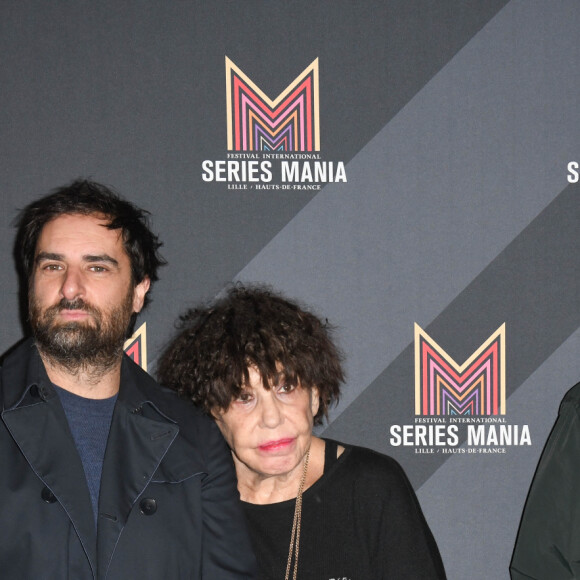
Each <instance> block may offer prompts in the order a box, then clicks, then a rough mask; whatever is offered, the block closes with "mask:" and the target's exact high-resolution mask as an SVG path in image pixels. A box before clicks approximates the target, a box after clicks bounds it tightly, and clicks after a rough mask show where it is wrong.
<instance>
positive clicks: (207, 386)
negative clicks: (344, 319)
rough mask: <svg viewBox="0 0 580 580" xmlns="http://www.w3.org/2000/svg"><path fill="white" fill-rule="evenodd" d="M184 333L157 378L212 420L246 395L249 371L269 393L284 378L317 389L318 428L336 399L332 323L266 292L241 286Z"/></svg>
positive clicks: (337, 359) (189, 319)
mask: <svg viewBox="0 0 580 580" xmlns="http://www.w3.org/2000/svg"><path fill="white" fill-rule="evenodd" d="M178 328H179V331H178V334H177V336H176V337H175V338H174V340H173V341H172V342H171V343H170V345H169V346H168V347H167V349H166V350H165V352H164V353H163V354H162V356H161V358H160V360H159V362H158V366H157V376H158V378H159V381H160V382H161V383H162V384H164V385H166V386H168V387H170V388H173V389H175V390H176V391H177V392H178V393H179V394H180V395H182V396H185V397H188V398H190V399H191V400H193V402H194V403H195V404H196V405H198V406H199V407H201V408H202V409H203V410H204V411H205V412H206V413H207V414H209V415H212V412H215V411H218V410H221V411H226V410H227V408H228V407H229V406H230V403H231V402H232V401H233V400H235V399H237V398H238V397H239V396H240V393H241V392H242V389H243V387H244V384H247V382H249V373H248V367H254V368H256V369H257V370H258V371H259V373H260V375H261V377H262V381H263V385H264V388H266V389H269V388H270V386H271V385H278V384H279V382H280V381H281V380H283V381H285V382H286V383H287V384H290V385H300V386H301V387H303V388H307V389H311V388H312V387H317V389H318V394H319V398H320V405H319V409H318V412H317V414H316V416H315V417H314V422H315V424H321V423H322V420H323V418H324V417H325V416H326V415H327V413H328V408H329V406H330V404H331V403H334V402H336V401H338V397H339V395H340V384H341V383H342V382H343V381H344V373H343V370H342V366H341V361H342V355H341V353H340V351H339V350H338V348H337V347H336V345H335V344H334V343H333V341H332V339H331V333H332V329H331V327H330V325H329V324H328V323H327V322H322V321H321V320H320V319H319V318H318V317H316V316H315V315H314V314H312V313H311V312H308V311H307V310H304V309H303V308H301V307H300V306H299V305H298V304H297V303H295V302H292V301H290V300H286V299H285V298H283V297H282V296H281V295H279V294H276V293H274V292H273V291H271V290H270V289H268V288H266V287H263V286H249V287H245V286H242V285H239V284H238V285H235V286H233V287H232V288H230V289H229V291H228V292H227V295H226V296H225V297H223V298H219V299H217V300H216V301H215V302H213V303H212V304H210V305H209V306H199V307H197V308H192V309H190V310H188V311H187V312H186V313H185V314H183V315H182V316H181V317H180V319H179V322H178Z"/></svg>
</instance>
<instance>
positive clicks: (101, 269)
mask: <svg viewBox="0 0 580 580" xmlns="http://www.w3.org/2000/svg"><path fill="white" fill-rule="evenodd" d="M90 270H91V271H92V272H106V271H107V268H105V266H91V267H90Z"/></svg>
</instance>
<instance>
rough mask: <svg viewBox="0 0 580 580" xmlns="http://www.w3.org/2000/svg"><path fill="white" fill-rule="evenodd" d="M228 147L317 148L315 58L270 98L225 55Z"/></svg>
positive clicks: (273, 149)
mask: <svg viewBox="0 0 580 580" xmlns="http://www.w3.org/2000/svg"><path fill="white" fill-rule="evenodd" d="M226 91H227V116H228V150H230V151H320V126H319V115H318V108H319V95H318V59H316V60H315V61H314V62H313V63H312V64H311V65H310V66H309V67H307V68H306V69H305V70H304V71H303V72H302V74H300V75H299V76H298V77H297V78H296V80H294V82H293V83H291V84H290V85H289V86H288V87H287V88H286V89H285V90H284V91H283V92H282V93H280V95H279V96H278V97H277V98H276V99H274V100H271V99H269V98H268V97H267V96H266V94H265V93H263V92H262V91H261V90H260V89H259V88H258V86H257V85H255V84H254V83H253V82H252V81H251V80H250V79H249V77H247V76H246V75H245V74H244V73H243V72H242V71H241V70H240V69H239V68H238V67H237V66H236V65H235V64H234V63H233V62H232V61H231V60H230V59H229V58H228V57H227V56H226Z"/></svg>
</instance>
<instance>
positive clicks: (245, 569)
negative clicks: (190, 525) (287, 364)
mask: <svg viewBox="0 0 580 580" xmlns="http://www.w3.org/2000/svg"><path fill="white" fill-rule="evenodd" d="M204 447H205V451H206V458H207V463H208V467H209V469H208V476H207V477H206V478H205V479H204V481H203V484H202V492H201V493H202V509H203V526H204V540H203V541H204V549H203V562H202V570H203V578H204V579H206V578H207V579H208V580H234V579H236V578H239V579H241V578H247V579H250V578H256V577H257V565H256V561H255V557H254V553H253V551H252V548H251V544H250V539H249V535H248V531H247V528H246V522H245V518H244V515H243V513H242V511H241V504H240V502H239V493H238V489H237V481H236V474H235V470H234V466H233V462H232V461H231V453H230V450H229V448H228V447H227V445H226V443H225V441H224V439H223V437H222V435H221V433H220V432H219V430H218V428H217V426H216V425H215V424H214V423H213V422H212V423H211V424H209V425H208V430H207V433H206V438H205V441H204Z"/></svg>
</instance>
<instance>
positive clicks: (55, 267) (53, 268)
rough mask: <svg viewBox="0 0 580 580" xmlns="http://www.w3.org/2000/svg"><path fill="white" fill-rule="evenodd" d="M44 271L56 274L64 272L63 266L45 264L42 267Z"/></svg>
mask: <svg viewBox="0 0 580 580" xmlns="http://www.w3.org/2000/svg"><path fill="white" fill-rule="evenodd" d="M42 269H43V270H46V271H48V272H56V271H58V270H62V266H61V265H60V264H45V265H44V266H42Z"/></svg>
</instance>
